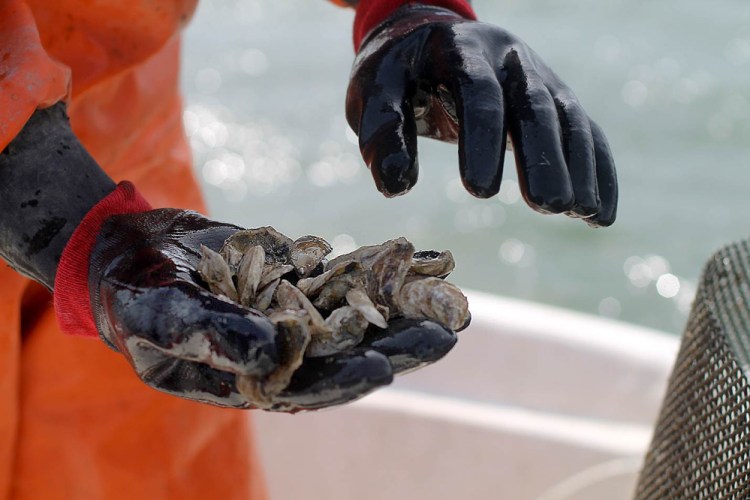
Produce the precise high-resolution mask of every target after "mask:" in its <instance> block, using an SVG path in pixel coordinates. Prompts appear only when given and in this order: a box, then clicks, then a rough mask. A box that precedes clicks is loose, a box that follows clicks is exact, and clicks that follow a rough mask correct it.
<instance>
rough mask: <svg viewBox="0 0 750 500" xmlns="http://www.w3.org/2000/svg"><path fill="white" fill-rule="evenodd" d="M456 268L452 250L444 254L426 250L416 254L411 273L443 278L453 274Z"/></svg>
mask: <svg viewBox="0 0 750 500" xmlns="http://www.w3.org/2000/svg"><path fill="white" fill-rule="evenodd" d="M455 267H456V261H455V260H453V254H452V253H451V252H450V250H445V251H443V252H436V251H434V250H426V251H421V252H416V253H415V254H414V256H413V257H412V259H411V268H409V273H410V274H420V275H424V276H435V277H437V278H442V277H445V276H448V275H449V274H450V273H452V272H453V269H455Z"/></svg>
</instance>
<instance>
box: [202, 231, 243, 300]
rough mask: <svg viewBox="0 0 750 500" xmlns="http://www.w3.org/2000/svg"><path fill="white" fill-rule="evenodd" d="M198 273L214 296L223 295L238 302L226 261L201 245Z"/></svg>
mask: <svg viewBox="0 0 750 500" xmlns="http://www.w3.org/2000/svg"><path fill="white" fill-rule="evenodd" d="M198 273H199V274H200V275H201V277H202V278H203V280H204V281H205V282H206V283H207V284H208V289H209V290H211V291H212V292H213V293H215V294H216V295H223V296H224V297H227V298H228V299H230V300H233V301H234V302H237V301H238V297H237V289H236V288H235V287H234V282H233V281H232V273H231V271H230V270H229V266H228V265H227V263H226V261H224V259H223V258H222V257H221V255H219V254H218V253H216V252H214V251H213V250H211V249H210V248H208V247H207V246H204V245H201V261H200V263H199V264H198Z"/></svg>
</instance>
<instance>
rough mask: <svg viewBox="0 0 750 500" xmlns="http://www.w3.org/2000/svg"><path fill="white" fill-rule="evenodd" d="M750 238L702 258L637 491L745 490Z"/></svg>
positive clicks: (658, 494)
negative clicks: (697, 284)
mask: <svg viewBox="0 0 750 500" xmlns="http://www.w3.org/2000/svg"><path fill="white" fill-rule="evenodd" d="M749 283H750V243H748V242H747V241H746V242H742V243H738V244H734V245H731V246H728V247H726V248H724V249H723V250H721V251H719V252H718V253H716V254H715V255H714V256H713V257H712V259H711V260H710V261H709V263H708V265H707V266H706V269H705V270H704V273H703V278H702V281H701V284H700V287H699V289H698V293H697V295H696V299H695V303H694V304H693V309H692V312H691V315H690V319H689V321H688V325H687V329H686V331H685V336H684V338H683V340H682V345H681V347H680V352H679V354H678V357H677V361H676V364H675V367H674V370H673V372H672V375H671V377H670V380H669V387H668V389H667V394H666V397H665V399H664V403H663V405H662V408H661V413H660V415H659V420H658V423H657V426H656V430H655V433H654V437H653V440H652V442H651V447H650V449H649V452H648V455H647V456H646V461H645V464H644V467H643V470H642V471H641V475H640V478H639V481H638V486H637V490H636V498H637V499H639V500H641V499H680V498H685V499H700V498H705V499H718V498H750V384H748V378H747V375H748V370H749V369H750V362H749V360H750V285H749Z"/></svg>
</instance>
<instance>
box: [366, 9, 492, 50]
mask: <svg viewBox="0 0 750 500" xmlns="http://www.w3.org/2000/svg"><path fill="white" fill-rule="evenodd" d="M406 4H418V5H432V6H434V7H443V8H445V9H450V10H452V11H453V12H455V13H456V14H458V15H459V16H462V17H465V18H466V19H472V20H476V18H477V15H476V14H475V13H474V9H472V8H471V5H470V4H469V2H468V1H467V0H360V1H359V4H358V5H357V14H356V16H355V17H354V50H355V51H356V52H359V47H360V46H361V45H362V40H363V39H364V38H365V36H367V34H368V33H369V32H370V31H372V30H373V29H374V28H375V27H377V26H378V25H379V24H380V23H382V22H383V21H385V20H386V19H388V17H389V16H390V15H391V14H393V13H394V12H395V11H396V9H398V8H400V7H403V6H404V5H406Z"/></svg>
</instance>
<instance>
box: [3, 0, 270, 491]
mask: <svg viewBox="0 0 750 500" xmlns="http://www.w3.org/2000/svg"><path fill="white" fill-rule="evenodd" d="M194 4H195V2H194V1H192V0H162V1H153V0H127V1H125V0H121V1H116V0H109V1H108V0H55V1H52V0H49V1H44V0H28V1H25V2H22V1H21V0H0V150H2V149H3V148H4V147H5V146H6V145H7V144H8V142H10V140H12V139H13V137H14V136H15V135H16V134H17V133H18V131H19V130H20V129H21V128H22V127H23V125H24V123H25V122H26V120H27V119H28V117H29V116H30V115H31V113H33V111H34V110H35V109H36V108H38V107H39V108H43V107H46V106H49V105H52V104H54V103H55V102H58V101H59V100H60V99H63V98H67V99H68V101H69V113H70V117H71V122H72V124H73V128H74V130H75V132H76V134H77V135H78V137H79V138H80V139H81V141H82V142H83V144H84V145H85V146H86V148H87V149H88V150H89V152H90V153H91V154H92V155H93V156H94V158H95V159H96V160H97V161H98V162H99V164H100V165H101V166H102V167H103V168H104V169H105V170H106V171H107V172H108V173H109V175H110V176H112V178H113V179H114V180H115V181H120V180H123V179H128V180H130V181H132V182H134V183H135V184H136V185H137V186H138V189H139V191H140V192H141V193H142V194H143V195H144V196H145V197H146V198H147V199H148V200H149V201H150V202H151V204H152V205H153V206H154V207H180V208H191V209H195V210H199V211H202V210H203V208H204V206H203V202H202V199H201V195H200V192H199V190H198V187H197V184H196V182H195V179H194V178H193V174H192V169H191V164H190V160H191V158H190V150H189V147H188V145H187V142H186V140H185V137H184V132H183V129H182V121H181V116H182V112H181V100H180V96H179V92H178V73H179V39H178V36H177V33H178V32H179V29H180V28H181V27H182V26H183V25H184V24H185V23H186V22H187V20H188V19H189V18H190V16H191V15H192V12H193V9H194V7H195V5H194ZM71 75H72V78H71ZM71 84H72V85H71ZM66 96H67V97H66ZM0 408H2V411H0V499H2V500H5V499H35V500H55V499H61V500H62V499H65V500H74V499H81V500H84V499H85V500H91V499H127V500H134V499H149V500H151V499H168V498H169V499H172V498H179V499H181V500H189V499H209V498H217V499H219V498H220V499H243V500H248V499H251V500H258V499H264V498H266V492H265V487H264V484H263V481H262V475H261V473H260V467H259V464H258V463H257V459H256V456H255V453H254V449H253V443H252V437H251V435H250V429H249V420H248V415H249V414H248V413H247V412H241V411H235V410H226V409H219V408H213V407H210V406H207V405H201V404H198V403H192V402H189V401H185V400H181V399H178V398H175V397H172V396H167V395H165V394H162V393H159V392H157V391H155V390H153V389H151V388H149V387H147V386H146V385H144V384H143V383H141V382H140V380H138V378H137V377H136V376H135V374H134V373H133V371H132V369H131V368H130V366H129V365H128V364H127V363H126V362H125V360H124V358H123V357H122V356H120V355H119V354H117V353H115V352H113V351H111V350H109V349H108V348H107V347H105V345H104V344H103V343H102V342H100V341H98V340H89V339H80V338H72V337H67V336H64V335H62V334H61V333H60V332H59V330H58V328H57V324H56V321H55V317H54V312H53V310H52V304H51V297H50V296H49V294H47V292H46V291H44V290H43V289H42V288H41V287H40V286H38V285H35V284H32V283H31V282H29V281H27V280H25V279H23V278H22V277H20V276H19V275H17V274H16V273H15V272H14V271H13V270H12V269H10V268H9V267H7V266H6V265H5V264H3V263H2V262H0Z"/></svg>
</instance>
